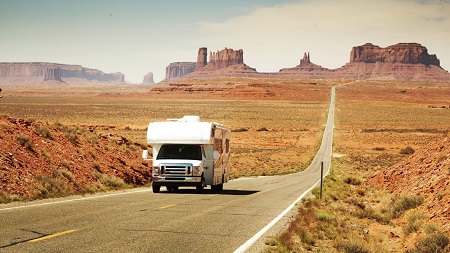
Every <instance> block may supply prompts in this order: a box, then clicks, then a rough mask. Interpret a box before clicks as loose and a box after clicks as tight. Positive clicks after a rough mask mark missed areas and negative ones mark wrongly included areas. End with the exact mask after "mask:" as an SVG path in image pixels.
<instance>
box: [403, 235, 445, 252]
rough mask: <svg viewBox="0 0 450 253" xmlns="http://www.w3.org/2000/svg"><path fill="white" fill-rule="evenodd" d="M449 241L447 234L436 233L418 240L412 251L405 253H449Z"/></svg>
mask: <svg viewBox="0 0 450 253" xmlns="http://www.w3.org/2000/svg"><path fill="white" fill-rule="evenodd" d="M449 244H450V239H449V237H448V235H447V234H445V233H442V232H437V233H434V234H432V235H430V236H429V237H427V238H425V239H422V240H420V241H419V242H418V243H417V244H416V245H415V248H414V249H410V250H406V251H405V253H435V252H440V253H449V252H450V245H449Z"/></svg>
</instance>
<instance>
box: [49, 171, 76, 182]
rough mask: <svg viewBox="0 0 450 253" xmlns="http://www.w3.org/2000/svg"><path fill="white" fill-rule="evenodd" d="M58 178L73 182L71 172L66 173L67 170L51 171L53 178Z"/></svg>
mask: <svg viewBox="0 0 450 253" xmlns="http://www.w3.org/2000/svg"><path fill="white" fill-rule="evenodd" d="M59 177H64V178H66V179H67V180H69V182H73V181H74V180H73V176H72V172H70V171H68V170H54V171H53V178H59Z"/></svg>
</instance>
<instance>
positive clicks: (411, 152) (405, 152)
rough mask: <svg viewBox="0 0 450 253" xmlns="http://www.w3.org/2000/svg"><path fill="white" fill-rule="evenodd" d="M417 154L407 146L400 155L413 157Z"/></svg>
mask: <svg viewBox="0 0 450 253" xmlns="http://www.w3.org/2000/svg"><path fill="white" fill-rule="evenodd" d="M414 152H416V150H414V149H413V148H412V147H411V146H407V147H406V148H404V149H402V150H400V154H402V155H412V154H414Z"/></svg>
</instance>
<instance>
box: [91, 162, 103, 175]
mask: <svg viewBox="0 0 450 253" xmlns="http://www.w3.org/2000/svg"><path fill="white" fill-rule="evenodd" d="M92 168H94V169H95V170H96V171H98V172H100V173H101V172H102V171H101V170H100V163H99V162H93V163H92Z"/></svg>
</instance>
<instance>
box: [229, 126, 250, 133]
mask: <svg viewBox="0 0 450 253" xmlns="http://www.w3.org/2000/svg"><path fill="white" fill-rule="evenodd" d="M247 131H248V129H247V128H243V127H242V128H239V129H235V130H232V132H235V133H239V132H247Z"/></svg>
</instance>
